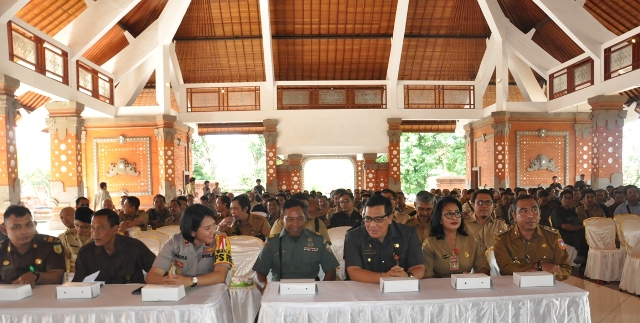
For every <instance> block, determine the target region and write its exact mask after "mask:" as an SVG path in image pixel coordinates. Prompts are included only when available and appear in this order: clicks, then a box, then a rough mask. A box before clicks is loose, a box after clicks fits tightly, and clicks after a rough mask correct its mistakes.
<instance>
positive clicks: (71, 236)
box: [59, 229, 93, 273]
mask: <svg viewBox="0 0 640 323" xmlns="http://www.w3.org/2000/svg"><path fill="white" fill-rule="evenodd" d="M59 238H60V241H61V242H62V247H63V249H64V258H65V259H67V261H68V262H69V271H70V272H72V273H74V272H76V258H78V252H80V248H82V246H84V245H85V244H87V243H89V242H91V241H93V239H91V238H89V240H88V241H83V240H82V238H81V237H80V235H79V234H78V231H76V229H68V230H67V231H65V232H63V233H61V234H60V236H59Z"/></svg>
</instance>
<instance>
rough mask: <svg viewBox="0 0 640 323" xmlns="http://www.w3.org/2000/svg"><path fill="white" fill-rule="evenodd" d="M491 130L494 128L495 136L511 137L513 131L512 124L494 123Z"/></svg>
mask: <svg viewBox="0 0 640 323" xmlns="http://www.w3.org/2000/svg"><path fill="white" fill-rule="evenodd" d="M491 128H493V134H494V135H496V136H506V137H508V136H509V132H510V131H511V124H510V123H494V124H491Z"/></svg>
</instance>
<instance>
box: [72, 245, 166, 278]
mask: <svg viewBox="0 0 640 323" xmlns="http://www.w3.org/2000/svg"><path fill="white" fill-rule="evenodd" d="M115 239H116V241H115V250H114V251H113V254H111V255H109V254H107V252H106V251H104V247H102V246H100V247H98V246H96V243H95V242H90V243H88V244H86V245H84V247H82V248H81V249H80V252H79V253H78V259H77V260H76V274H75V275H74V276H73V281H74V282H81V281H82V280H83V279H84V278H85V277H87V276H89V275H91V274H93V273H95V272H97V271H100V274H98V277H97V278H96V279H95V280H96V281H103V282H105V283H107V284H129V283H138V284H144V283H145V281H144V275H143V273H142V271H143V270H144V271H146V272H149V270H150V269H151V265H153V262H154V260H155V259H156V255H154V254H153V252H151V250H149V248H148V247H147V246H146V245H145V244H144V243H142V242H141V241H140V240H138V239H134V238H131V237H127V236H122V235H119V234H116V235H115Z"/></svg>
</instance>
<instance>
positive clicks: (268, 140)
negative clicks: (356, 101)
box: [263, 131, 278, 146]
mask: <svg viewBox="0 0 640 323" xmlns="http://www.w3.org/2000/svg"><path fill="white" fill-rule="evenodd" d="M263 136H264V142H265V144H266V145H267V146H271V145H275V144H276V142H277V140H278V132H277V131H265V132H263Z"/></svg>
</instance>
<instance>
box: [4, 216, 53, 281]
mask: <svg viewBox="0 0 640 323" xmlns="http://www.w3.org/2000/svg"><path fill="white" fill-rule="evenodd" d="M0 230H2V233H4V234H5V235H7V237H8V239H5V240H4V241H2V243H0V276H1V277H0V278H1V279H0V283H3V284H14V283H15V284H30V285H31V286H34V285H36V284H38V285H44V284H60V283H61V282H62V276H63V275H64V270H65V263H64V255H63V250H62V244H60V240H59V239H58V238H55V237H51V236H47V235H43V234H37V233H36V225H35V222H33V217H32V216H31V212H30V211H29V209H27V208H26V207H24V206H17V205H13V206H10V207H8V208H7V210H6V211H5V212H4V224H2V226H0Z"/></svg>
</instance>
